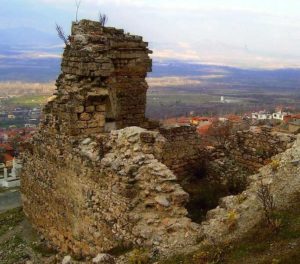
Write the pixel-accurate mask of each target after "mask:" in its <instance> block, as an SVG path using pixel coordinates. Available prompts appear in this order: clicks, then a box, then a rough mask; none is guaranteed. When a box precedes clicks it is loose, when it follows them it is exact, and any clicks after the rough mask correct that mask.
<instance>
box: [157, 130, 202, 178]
mask: <svg viewBox="0 0 300 264" xmlns="http://www.w3.org/2000/svg"><path fill="white" fill-rule="evenodd" d="M159 132H160V133H161V135H163V136H164V137H165V138H166V140H167V141H166V144H165V146H164V149H163V153H162V155H161V161H162V163H164V164H165V165H166V166H167V167H168V168H170V169H171V170H172V171H173V172H174V173H175V175H176V176H177V177H178V180H179V181H182V180H185V179H188V178H193V177H197V176H201V175H197V174H199V171H200V167H201V155H200V154H201V153H200V138H199V135H198V134H197V132H196V128H195V127H193V126H169V127H168V126H165V127H160V128H159Z"/></svg>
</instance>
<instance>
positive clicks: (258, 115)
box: [251, 111, 289, 120]
mask: <svg viewBox="0 0 300 264" xmlns="http://www.w3.org/2000/svg"><path fill="white" fill-rule="evenodd" d="M287 115H289V113H286V112H281V111H279V112H276V113H273V114H270V113H268V112H265V111H260V112H255V113H252V115H251V116H252V119H256V120H268V119H275V120H283V119H284V117H285V116H287Z"/></svg>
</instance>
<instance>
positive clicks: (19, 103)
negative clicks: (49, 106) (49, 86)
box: [5, 95, 49, 108]
mask: <svg viewBox="0 0 300 264" xmlns="http://www.w3.org/2000/svg"><path fill="white" fill-rule="evenodd" d="M48 98H49V96H47V95H25V96H18V97H12V98H10V99H8V100H6V101H5V105H7V106H13V107H25V108H34V107H40V106H42V105H44V104H45V103H46V102H47V99H48Z"/></svg>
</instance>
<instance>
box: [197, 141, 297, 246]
mask: <svg viewBox="0 0 300 264" xmlns="http://www.w3.org/2000/svg"><path fill="white" fill-rule="evenodd" d="M272 159H273V160H276V162H278V164H279V166H278V167H277V168H276V170H274V168H272V164H270V165H267V166H264V167H262V168H261V169H259V173H258V174H255V175H252V176H251V177H250V185H249V187H248V188H247V189H246V190H245V191H244V192H243V193H241V194H239V195H237V196H229V197H225V198H223V199H222V201H221V203H220V205H219V206H218V207H217V208H215V209H213V210H211V211H209V212H208V216H207V221H206V222H204V223H203V224H202V230H203V233H204V234H205V237H206V239H207V240H208V241H210V242H213V243H225V242H226V243H228V242H230V241H236V240H237V239H239V238H242V237H243V236H244V235H245V234H247V232H248V231H249V230H251V229H252V228H253V227H255V226H256V225H257V224H258V223H259V222H260V221H261V220H262V219H263V217H264V212H263V207H262V204H261V202H260V201H259V199H258V196H257V191H258V189H259V186H260V184H261V183H263V184H266V185H269V186H270V189H271V195H272V196H273V198H274V201H275V206H276V208H277V209H284V208H286V207H288V206H289V203H290V201H292V200H293V199H294V198H295V195H297V194H299V190H300V163H293V162H291V161H293V160H298V159H300V136H298V138H297V140H296V142H295V143H294V145H293V147H292V148H290V149H288V150H286V151H285V152H283V153H281V154H278V155H277V156H274V157H273V158H272ZM229 214H231V215H232V214H234V215H235V219H234V220H235V221H236V223H235V228H234V229H232V228H230V225H229V223H228V218H229ZM231 218H232V217H231ZM231 220H232V219H231Z"/></svg>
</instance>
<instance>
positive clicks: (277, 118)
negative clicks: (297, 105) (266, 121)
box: [273, 111, 289, 120]
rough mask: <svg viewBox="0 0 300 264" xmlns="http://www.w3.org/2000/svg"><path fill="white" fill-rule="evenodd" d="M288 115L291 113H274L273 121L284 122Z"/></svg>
mask: <svg viewBox="0 0 300 264" xmlns="http://www.w3.org/2000/svg"><path fill="white" fill-rule="evenodd" d="M287 115H289V113H286V112H281V111H279V112H277V113H273V119H276V120H283V119H284V117H285V116H287Z"/></svg>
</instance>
